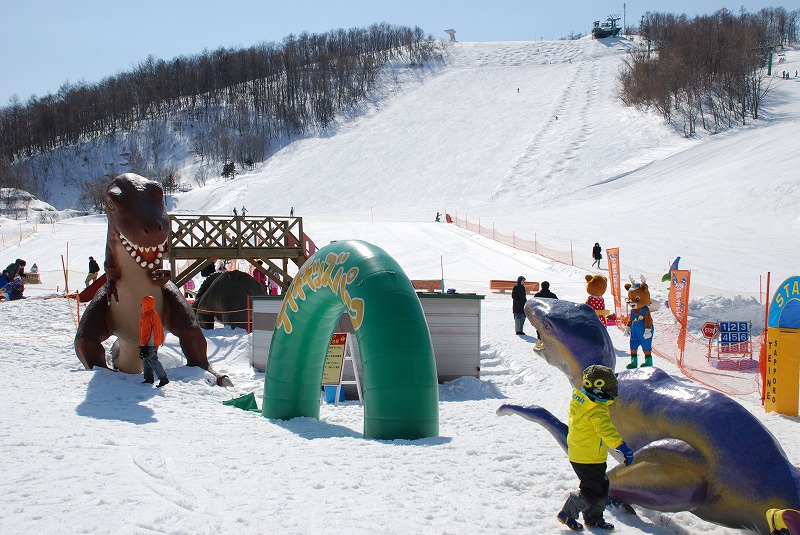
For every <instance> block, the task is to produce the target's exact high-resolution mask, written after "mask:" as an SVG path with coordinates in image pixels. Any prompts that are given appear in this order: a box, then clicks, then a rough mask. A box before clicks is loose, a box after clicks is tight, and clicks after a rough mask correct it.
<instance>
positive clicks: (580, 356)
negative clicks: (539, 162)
mask: <svg viewBox="0 0 800 535" xmlns="http://www.w3.org/2000/svg"><path fill="white" fill-rule="evenodd" d="M525 314H526V316H527V317H528V320H530V322H531V324H533V326H534V327H536V329H537V330H538V331H539V335H540V337H541V339H542V341H543V343H544V349H543V351H542V352H541V354H542V355H543V356H544V358H545V359H546V360H547V362H548V363H550V364H552V365H553V366H555V367H557V368H559V369H561V370H562V371H563V372H564V373H565V374H566V375H567V377H568V378H569V379H570V382H571V383H572V385H574V386H576V387H578V388H580V387H581V379H582V377H581V371H582V370H583V369H584V368H586V367H587V366H589V365H591V364H603V365H605V366H609V367H610V368H612V369H615V361H616V357H615V353H614V349H613V345H612V344H611V339H610V338H609V336H608V333H607V332H606V330H605V327H603V325H602V324H601V323H600V321H599V320H598V319H597V316H596V313H595V312H594V310H592V309H591V307H589V306H588V305H586V304H580V305H578V304H575V303H571V302H568V301H561V300H556V299H535V298H534V299H530V300H529V301H528V302H527V304H526V305H525ZM617 376H618V379H619V397H618V398H617V400H616V402H615V403H613V404H612V405H611V406H610V407H609V410H610V412H611V417H612V419H613V421H614V424H615V425H616V427H617V429H618V430H619V432H620V434H621V435H622V436H623V437H624V439H625V441H626V442H627V443H628V445H629V446H630V447H631V448H632V449H633V450H634V452H635V459H634V462H633V464H632V465H630V466H625V465H624V464H619V465H618V466H616V467H614V468H613V469H611V470H609V472H608V478H609V481H610V484H611V485H610V489H609V498H611V499H612V500H616V501H619V502H622V503H626V504H636V505H640V506H642V507H646V508H648V509H652V510H656V511H663V512H677V511H689V512H691V513H692V514H694V515H696V516H697V517H699V518H701V519H703V520H706V521H708V522H713V523H715V524H719V525H722V526H727V527H730V528H736V529H741V528H744V529H750V530H753V531H756V532H758V533H764V534H769V533H770V532H771V531H770V528H769V525H768V524H767V519H766V514H767V511H768V510H770V509H773V508H775V509H798V508H800V470H798V469H797V468H796V467H794V466H793V465H792V464H791V463H790V462H789V460H788V459H787V457H786V454H785V453H784V451H783V449H782V448H781V446H780V444H778V442H777V441H776V439H775V437H774V436H773V435H772V434H771V433H770V432H769V430H767V428H766V427H764V426H763V425H762V424H761V422H759V421H758V420H757V419H756V418H755V417H753V415H751V414H750V413H749V412H748V411H747V410H746V409H745V408H743V407H742V406H741V405H739V404H738V403H737V402H736V401H734V400H732V399H731V398H729V397H728V396H726V395H724V394H722V393H720V392H716V391H714V390H710V389H708V388H703V387H699V386H693V385H685V384H682V383H679V382H678V381H676V380H674V379H673V378H672V377H670V376H669V374H667V373H666V372H664V371H663V370H659V369H658V368H639V369H635V370H626V371H623V372H620V373H618V374H617ZM565 395H566V394H565ZM497 414H500V415H505V414H517V415H519V416H522V417H523V418H526V419H528V420H531V421H533V422H536V423H538V424H540V425H542V426H543V427H544V428H545V429H546V430H547V431H549V432H550V433H551V434H552V435H553V437H555V438H556V440H557V442H558V443H559V444H560V445H561V447H562V448H563V449H564V451H565V452H566V450H567V444H566V437H567V426H566V425H565V424H564V423H562V422H561V421H560V420H558V418H556V417H555V416H554V415H553V414H551V413H550V412H548V411H547V410H545V409H543V408H541V407H538V406H535V405H531V406H526V407H523V406H519V405H502V406H501V407H500V408H499V409H498V410H497ZM612 453H615V452H612ZM792 533H795V531H794V530H793V531H792Z"/></svg>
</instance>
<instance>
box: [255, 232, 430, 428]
mask: <svg viewBox="0 0 800 535" xmlns="http://www.w3.org/2000/svg"><path fill="white" fill-rule="evenodd" d="M345 312H346V313H347V314H348V315H349V316H350V320H351V321H352V323H353V328H354V331H355V336H356V340H357V343H358V346H359V353H360V355H361V370H362V376H363V385H364V389H363V395H364V400H363V401H364V437H365V438H373V439H383V440H394V439H410V440H413V439H418V438H424V437H435V436H438V434H439V385H438V382H437V378H436V361H435V360H434V353H433V345H432V343H431V336H430V332H429V330H428V323H427V322H426V321H425V316H424V314H423V312H422V305H421V304H420V302H419V298H418V297H417V295H416V293H415V292H414V287H413V286H412V285H411V281H410V280H409V279H408V277H407V276H406V275H405V273H404V272H403V270H402V269H401V268H400V266H399V265H398V264H397V262H396V261H395V260H394V259H393V258H392V257H391V256H389V254H388V253H386V252H385V251H384V250H382V249H380V248H379V247H376V246H375V245H372V244H370V243H367V242H363V241H355V240H352V241H339V242H333V243H331V244H330V245H328V246H326V247H323V248H322V249H320V250H319V251H317V252H316V253H315V254H314V256H312V257H311V258H309V259H308V260H307V261H306V262H305V263H304V264H303V266H302V267H301V268H300V271H299V272H298V273H297V276H296V277H295V278H294V280H293V281H292V284H291V286H290V287H289V289H288V291H287V293H286V297H285V298H284V300H283V304H282V306H281V310H280V312H279V314H278V318H277V322H276V325H275V331H274V332H273V336H272V342H271V345H270V350H269V359H268V361H267V369H266V374H265V377H264V399H263V404H262V410H261V412H262V414H263V416H264V417H266V418H279V419H283V420H287V419H290V418H295V417H297V416H308V417H312V418H319V399H320V390H321V385H322V374H323V371H324V366H325V357H326V355H327V351H328V345H329V343H330V339H331V336H332V335H333V333H334V330H335V329H336V325H337V323H338V321H339V319H340V318H341V316H342V314H343V313H345Z"/></svg>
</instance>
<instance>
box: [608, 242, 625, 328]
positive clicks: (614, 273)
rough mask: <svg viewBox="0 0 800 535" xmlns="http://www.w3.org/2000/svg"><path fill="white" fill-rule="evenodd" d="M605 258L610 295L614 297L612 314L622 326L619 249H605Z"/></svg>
mask: <svg viewBox="0 0 800 535" xmlns="http://www.w3.org/2000/svg"><path fill="white" fill-rule="evenodd" d="M606 256H607V257H608V281H609V282H610V283H611V295H612V296H614V314H616V315H617V325H623V324H624V322H621V321H620V320H621V319H622V317H623V316H626V317H627V311H626V313H625V314H623V313H621V312H620V311H621V310H622V298H621V294H620V290H619V247H614V248H611V249H606Z"/></svg>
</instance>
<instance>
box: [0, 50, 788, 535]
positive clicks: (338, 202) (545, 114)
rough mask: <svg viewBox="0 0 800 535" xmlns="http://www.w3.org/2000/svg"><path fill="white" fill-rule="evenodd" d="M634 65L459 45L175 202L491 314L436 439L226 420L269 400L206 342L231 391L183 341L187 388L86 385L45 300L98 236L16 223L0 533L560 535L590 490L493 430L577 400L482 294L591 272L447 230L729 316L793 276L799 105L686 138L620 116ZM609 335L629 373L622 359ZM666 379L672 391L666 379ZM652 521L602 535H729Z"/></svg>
mask: <svg viewBox="0 0 800 535" xmlns="http://www.w3.org/2000/svg"><path fill="white" fill-rule="evenodd" d="M622 46H623V45H622V43H621V42H614V41H612V42H610V46H605V45H603V44H602V43H598V42H596V41H591V40H582V41H577V42H572V41H565V42H535V43H482V44H472V43H462V44H459V45H457V46H456V47H455V48H454V49H453V50H452V52H451V57H450V59H449V65H448V66H447V67H446V68H443V69H441V70H440V71H439V72H437V73H436V74H435V76H433V77H432V78H427V79H425V78H424V77H422V78H420V79H419V80H415V79H401V80H398V82H397V83H396V84H395V86H394V87H393V89H392V91H387V98H386V99H385V100H382V101H380V103H379V105H377V106H375V107H374V108H371V109H368V110H366V111H365V113H364V114H363V115H362V116H360V117H357V118H355V119H354V120H353V121H352V122H348V123H343V124H341V125H339V127H338V128H337V129H336V130H334V131H331V132H327V133H325V135H320V136H318V137H311V138H306V139H302V140H299V141H296V142H295V143H293V144H291V145H290V146H289V147H287V148H286V149H284V150H282V151H281V152H280V153H278V154H277V155H276V156H275V157H274V158H272V159H271V160H270V161H268V162H267V163H266V164H265V165H264V166H262V167H260V168H258V169H257V170H256V171H254V172H252V173H247V174H242V175H240V176H239V177H237V178H236V179H235V180H234V181H229V182H224V183H222V182H221V183H219V184H217V185H210V186H207V187H205V188H201V189H197V190H195V191H192V192H190V193H187V194H183V195H181V196H179V197H177V198H174V199H171V200H170V210H171V211H184V212H195V213H217V214H226V213H230V210H231V208H233V207H240V206H242V205H246V206H247V208H248V211H249V213H250V214H249V215H262V214H263V215H274V214H288V212H289V209H290V207H292V206H293V207H294V208H295V213H296V214H297V215H302V216H304V224H305V230H306V232H307V234H308V235H309V236H311V238H312V239H314V240H315V241H316V243H317V244H318V245H319V246H323V245H325V244H327V243H328V242H329V241H331V240H342V239H363V240H366V241H369V242H371V243H374V244H376V245H378V246H379V247H381V248H383V249H385V250H386V251H387V252H389V253H390V254H391V255H392V256H393V257H394V258H395V259H396V260H397V261H398V262H399V263H400V265H401V266H403V268H404V270H405V271H406V274H407V275H408V276H409V277H410V278H439V277H441V276H442V275H443V276H444V278H445V281H446V285H447V287H452V288H456V289H457V290H458V291H459V292H476V293H480V294H484V295H485V296H486V298H485V299H484V300H483V302H482V326H481V339H482V342H481V377H480V379H476V378H462V379H459V380H457V381H453V382H450V383H446V384H443V385H441V386H440V389H439V397H440V436H439V437H436V438H428V439H423V440H418V441H401V440H398V441H376V440H364V439H363V438H362V430H363V409H362V408H361V406H359V405H358V403H357V402H354V401H348V402H346V403H345V404H344V405H342V406H339V407H334V406H332V405H324V406H323V407H322V408H321V418H320V421H315V420H311V419H307V418H298V419H294V420H291V421H288V422H283V421H273V420H267V419H264V418H263V417H261V416H260V414H257V413H253V412H245V411H241V410H238V409H235V408H231V407H228V406H224V405H222V403H221V402H222V401H224V400H227V399H231V398H233V397H236V396H239V395H242V394H246V393H249V392H255V394H256V398H257V399H258V401H259V405H260V403H261V395H262V393H263V381H264V376H263V374H262V373H257V372H254V371H253V370H252V368H251V367H250V365H249V354H250V353H249V352H250V337H249V335H247V334H246V333H243V332H242V331H241V330H230V329H227V328H219V329H215V330H208V331H206V335H207V338H208V341H209V358H210V360H211V362H212V364H213V365H214V366H215V368H216V369H218V370H220V371H222V372H224V373H227V374H229V375H230V377H231V379H232V380H233V382H234V383H235V386H234V387H233V388H231V389H227V390H226V389H223V388H218V387H214V386H210V385H209V384H208V382H207V379H208V374H206V373H204V372H202V370H196V369H191V368H186V367H183V366H182V362H183V361H182V358H181V355H180V350H179V346H178V344H177V340H176V339H175V338H174V337H173V336H172V335H169V336H168V338H167V343H166V345H165V347H164V348H163V349H162V351H161V352H160V355H161V358H162V362H163V363H164V364H165V367H166V368H167V372H168V374H169V376H170V379H171V381H172V382H171V383H170V384H169V385H167V387H165V388H164V389H160V390H159V389H154V388H151V387H147V386H143V385H141V384H140V380H141V377H140V376H132V375H125V374H121V373H114V372H110V371H107V370H95V371H85V370H83V368H82V366H81V365H80V363H79V362H78V360H77V358H76V357H75V353H74V349H73V347H72V340H73V337H74V333H75V327H76V321H77V318H76V311H75V310H74V308H73V309H71V308H70V305H69V303H70V301H68V300H66V299H63V298H60V297H51V296H52V295H54V294H56V289H57V288H58V292H62V291H63V290H64V276H63V274H62V272H61V269H62V259H63V261H64V262H65V265H66V266H67V268H68V269H69V287H70V290H75V289H80V288H81V287H82V286H83V278H84V277H85V274H86V264H87V257H88V256H89V255H93V256H95V258H102V255H103V248H104V244H105V232H106V221H105V218H104V217H103V216H92V217H85V218H76V219H69V220H64V221H61V222H59V223H56V224H53V225H49V224H41V223H40V224H38V225H34V224H33V223H28V222H23V223H20V222H17V221H11V220H7V219H3V220H0V225H1V226H0V230H1V231H2V240H3V241H2V243H1V244H0V245H2V249H0V251H2V256H0V263H2V266H5V265H6V264H8V263H9V262H11V261H13V260H14V259H15V258H18V257H19V258H25V259H26V260H27V261H28V266H29V267H30V265H31V264H32V263H34V262H36V263H37V264H38V267H39V268H40V270H41V272H42V278H43V284H42V285H41V287H37V286H34V285H28V287H27V291H26V294H27V295H28V296H29V299H26V300H24V301H16V302H6V303H3V304H2V305H0V307H2V311H3V316H4V317H5V318H6V322H5V323H6V330H5V334H4V335H3V336H2V340H3V344H2V346H1V347H2V350H0V353H1V355H2V356H0V365H2V369H3V370H4V377H5V378H6V387H5V393H4V396H3V399H2V401H1V402H0V426H1V427H2V428H3V429H4V433H3V434H2V435H1V436H0V449H2V451H3V452H5V456H4V457H5V459H4V460H5V462H6V465H5V468H6V469H5V470H4V471H3V474H2V475H1V476H0V485H1V486H2V490H3V496H4V498H3V500H0V526H2V529H0V532H3V533H6V532H7V533H24V532H28V533H147V532H152V531H159V532H164V533H174V534H182V533H187V534H188V533H191V534H193V535H195V534H202V533H209V534H212V533H231V534H233V533H236V534H243V533H253V534H256V533H292V534H306V533H325V534H345V533H346V534H362V533H363V534H395V533H425V534H456V533H458V534H464V533H476V534H517V533H521V532H522V533H559V532H562V531H565V528H563V526H561V525H560V524H558V522H557V521H556V519H555V514H556V512H557V511H558V510H559V508H560V507H561V505H562V503H563V501H564V499H565V498H566V495H567V493H568V492H570V491H572V490H574V489H575V488H576V487H577V478H576V477H575V476H574V474H573V472H572V469H571V467H570V465H569V463H568V461H567V458H566V456H565V455H564V454H563V452H562V451H561V450H560V448H559V447H558V446H557V445H556V443H555V441H554V440H553V439H552V438H551V437H550V435H549V434H548V433H547V432H546V431H544V429H541V428H539V427H538V426H536V425H534V424H532V423H530V422H527V421H525V420H522V419H520V418H514V417H498V416H496V415H495V410H496V409H497V407H498V406H499V405H500V404H502V403H519V404H530V403H536V404H539V405H542V406H544V407H545V408H547V409H549V410H550V411H552V412H553V413H554V414H556V415H557V416H559V417H561V418H562V419H566V409H567V404H568V400H569V393H570V387H569V385H568V383H567V380H566V378H565V377H564V376H563V375H562V374H561V373H560V372H559V371H557V370H556V369H555V368H552V367H550V366H548V365H547V364H545V363H544V362H543V361H542V360H541V359H540V358H539V357H537V355H536V354H535V353H534V352H533V351H532V347H533V343H534V342H535V336H532V335H534V332H533V330H532V328H531V327H530V326H528V327H527V329H526V330H527V332H528V335H527V336H524V337H517V336H516V335H514V331H513V320H512V317H511V299H510V297H509V296H508V294H496V293H491V292H490V291H489V289H488V281H489V280H490V279H496V278H508V279H513V278H516V277H517V276H518V275H525V276H526V277H527V278H528V280H549V281H550V282H551V284H552V289H553V290H554V291H555V292H556V293H557V294H558V295H559V297H561V298H563V299H569V300H572V301H576V302H583V301H585V299H586V292H585V289H584V282H583V275H584V274H585V273H587V271H586V270H585V269H581V268H580V267H572V266H565V265H562V264H558V263H555V262H553V261H550V260H548V259H545V258H542V257H539V256H536V255H533V254H530V253H525V252H522V251H519V250H515V249H513V248H510V247H507V246H505V245H501V244H499V243H497V242H495V241H493V240H491V239H489V238H486V237H482V236H478V235H476V234H474V233H472V232H469V231H466V230H463V229H459V228H457V227H455V226H454V225H447V224H438V223H434V222H433V221H432V219H433V215H434V214H435V213H436V212H437V211H441V212H444V211H448V212H451V213H454V214H455V213H456V212H457V213H458V214H459V216H461V217H464V216H465V215H466V216H467V217H468V218H469V219H470V220H476V219H477V218H479V217H480V218H481V222H482V224H484V225H492V224H496V225H497V226H498V228H499V229H500V228H502V229H504V231H506V232H509V233H510V232H511V230H514V231H516V232H517V233H518V234H520V235H523V236H525V237H530V238H532V237H533V234H534V232H535V233H536V234H537V237H538V239H540V240H541V239H543V240H551V241H552V242H553V244H554V245H558V244H569V241H570V240H573V242H574V247H575V250H576V254H578V255H580V254H584V252H585V256H586V257H587V259H588V256H589V253H590V250H591V245H592V244H593V243H594V242H595V241H599V242H600V243H601V245H603V246H604V247H613V246H619V247H620V249H621V252H622V255H623V265H624V266H625V265H626V264H627V265H628V266H631V268H630V269H631V271H630V272H627V271H623V276H627V275H638V273H639V272H647V273H659V274H660V273H663V272H664V271H665V270H666V267H667V266H668V265H669V262H670V261H671V260H672V259H673V258H674V257H675V256H678V255H680V256H682V258H683V260H682V264H681V267H685V268H689V269H692V270H693V283H694V282H695V280H699V281H701V282H700V285H699V287H701V288H702V285H705V286H706V287H709V288H711V287H713V288H718V289H720V290H721V291H723V292H724V293H726V294H728V295H745V296H750V297H752V296H753V295H755V296H757V295H758V280H759V276H760V275H764V274H765V273H766V272H767V271H771V272H772V276H773V281H774V282H773V287H774V284H776V283H777V282H779V281H781V280H783V279H784V278H786V277H787V276H790V275H795V274H796V268H797V262H796V258H797V256H796V251H797V245H798V228H799V226H800V214H798V210H800V208H798V206H800V202H798V201H800V191H798V189H797V188H796V183H797V178H796V176H797V175H796V172H794V170H793V168H796V167H797V164H798V162H800V157H799V156H800V148H798V144H797V143H796V140H797V139H798V137H800V136H798V134H800V120H799V119H800V118H799V117H798V113H800V112H798V108H797V106H796V102H797V101H798V99H799V98H800V85H798V84H800V80H797V79H796V78H792V79H791V80H789V81H785V80H779V79H777V78H776V79H775V80H774V82H773V83H774V84H775V89H774V90H773V92H772V93H771V94H770V95H769V97H768V101H767V103H766V105H765V107H764V114H763V117H764V118H763V119H762V120H760V121H758V122H757V123H755V124H754V125H749V126H747V127H745V128H741V129H738V130H736V131H732V132H728V133H726V134H722V135H719V136H714V137H711V138H709V137H707V136H700V137H698V138H695V139H685V138H683V137H681V136H680V135H678V134H676V133H675V131H674V130H673V129H672V128H671V127H669V126H666V125H664V124H662V123H661V121H660V120H659V118H658V117H654V116H652V115H648V114H642V113H640V112H638V111H635V110H630V109H626V108H623V107H622V106H621V104H620V103H619V101H618V100H617V99H616V98H615V94H616V91H615V89H614V77H615V75H616V72H617V70H618V68H619V65H620V61H621V60H622V58H623V57H624V52H623V51H622V50H620V48H622ZM787 58H788V61H787V62H786V64H785V65H780V66H779V69H782V68H789V69H795V68H797V65H798V63H800V61H798V55H797V53H796V52H795V51H790V52H789V53H788V54H787ZM570 60H571V62H570ZM518 89H519V91H518ZM556 116H558V118H557V119H556ZM584 265H585V263H584ZM655 286H656V291H657V292H658V291H663V287H659V283H658V282H656V284H655ZM720 293H722V292H720ZM698 295H699V294H698ZM606 299H607V302H608V300H609V299H610V295H609V294H607V295H606ZM704 299H707V300H708V301H705V300H704V301H697V300H696V301H695V304H697V303H698V302H699V303H700V305H699V306H695V310H696V311H698V312H697V314H699V315H700V316H701V317H700V319H701V320H702V319H704V318H703V317H702V314H703V311H704V310H705V309H706V308H705V307H704V306H703V305H702V303H706V302H708V303H713V302H720V301H719V300H720V295H719V294H709V295H707V296H706V297H705V298H704ZM721 302H723V303H729V302H730V301H725V300H722V301H721ZM73 306H74V305H73ZM709 308H710V307H709ZM714 313H715V314H716V313H718V311H716V310H715V311H714ZM708 319H714V320H716V319H718V317H714V316H709V317H708ZM609 333H610V334H611V337H612V340H613V342H614V345H615V347H616V348H617V349H618V351H619V355H620V359H619V361H618V369H620V370H621V369H623V368H624V364H625V362H626V359H625V354H626V352H627V350H626V348H627V341H626V340H625V339H624V338H623V336H622V335H621V332H620V331H618V330H616V329H611V330H610V331H609ZM656 336H658V334H657V333H656ZM656 364H657V365H658V366H659V367H662V368H663V369H665V370H666V371H668V372H669V373H671V374H673V375H675V376H676V377H680V373H679V371H678V370H677V369H676V368H675V366H673V365H672V364H671V363H669V362H665V361H663V360H661V359H656ZM738 400H739V401H740V402H741V403H742V405H744V406H745V407H746V408H748V409H749V410H750V412H752V413H753V414H754V415H755V416H756V417H757V418H758V419H760V420H761V421H763V422H764V424H765V425H766V426H767V427H768V428H769V429H770V430H771V431H772V432H773V433H774V434H775V436H776V438H777V439H778V441H779V442H780V443H781V444H782V445H783V447H784V449H785V450H786V453H787V455H788V457H789V459H790V460H791V461H792V462H794V463H795V464H797V463H798V462H800V445H798V444H800V441H798V435H799V434H800V433H798V430H797V429H798V419H797V418H790V417H785V416H781V415H776V414H765V413H764V411H763V409H762V408H761V405H760V401H759V399H758V398H757V396H746V397H742V398H738ZM613 462H614V461H613V460H610V463H612V464H613ZM637 511H638V513H639V516H638V517H634V516H630V515H627V514H624V513H622V512H619V511H615V510H612V511H608V512H607V514H606V519H607V520H609V521H611V522H612V523H614V524H616V526H617V531H616V532H617V533H620V534H623V535H625V534H634V533H640V532H646V533H652V534H656V535H658V534H672V533H677V534H686V533H693V532H696V531H699V530H702V531H704V532H706V533H709V534H713V535H722V534H733V533H739V531H737V530H731V529H726V528H722V527H719V526H716V525H712V524H709V523H706V522H703V521H701V520H699V519H697V518H696V517H694V516H692V515H691V514H689V513H676V514H663V513H657V512H653V511H648V510H644V509H641V508H637Z"/></svg>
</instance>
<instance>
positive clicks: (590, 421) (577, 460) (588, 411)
mask: <svg viewBox="0 0 800 535" xmlns="http://www.w3.org/2000/svg"><path fill="white" fill-rule="evenodd" d="M618 393H619V389H618V382H617V377H616V375H614V371H613V370H612V369H611V368H609V367H607V366H600V365H597V364H595V365H592V366H589V367H588V368H586V369H585V370H583V389H581V390H578V389H577V388H575V389H573V391H572V401H571V402H570V405H569V431H568V432H567V455H568V456H569V461H570V464H572V469H573V470H575V474H576V475H577V476H578V479H580V486H579V489H580V490H579V492H574V493H572V494H570V496H569V498H567V501H566V502H565V503H564V506H563V507H562V508H561V511H560V512H559V513H558V521H559V522H561V523H562V524H566V525H567V527H569V528H570V529H572V530H574V531H581V530H583V525H582V524H581V523H580V522H578V516H579V515H580V513H583V520H584V522H585V523H586V525H587V526H589V527H590V528H600V529H604V530H606V531H611V530H613V529H614V525H613V524H609V523H608V522H606V521H605V520H604V519H603V511H604V510H605V508H606V498H608V477H607V476H606V460H607V459H608V450H607V448H614V449H616V450H617V451H619V452H620V453H622V454H623V455H624V456H625V464H626V465H628V464H631V463H632V462H633V452H632V451H631V449H630V448H629V447H628V445H627V444H625V442H624V441H623V440H622V437H621V436H620V434H619V433H618V432H617V428H616V427H614V423H613V422H612V421H611V416H610V414H609V412H608V406H609V405H611V404H612V403H614V398H616V397H617V395H618Z"/></svg>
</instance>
